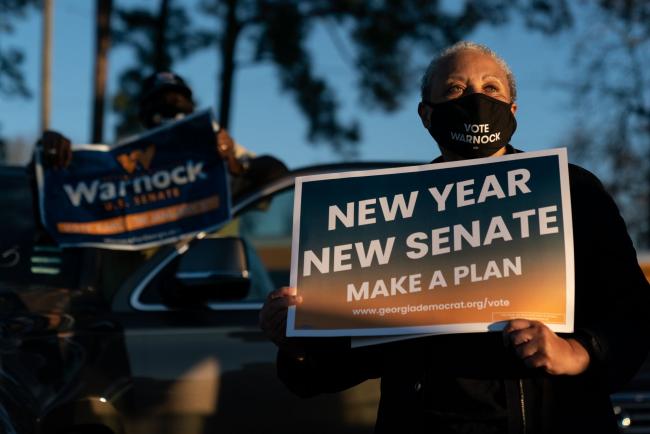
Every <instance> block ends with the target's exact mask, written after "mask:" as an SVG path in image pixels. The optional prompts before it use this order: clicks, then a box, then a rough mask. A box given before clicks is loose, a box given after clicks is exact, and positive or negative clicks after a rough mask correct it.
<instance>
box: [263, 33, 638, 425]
mask: <svg viewBox="0 0 650 434" xmlns="http://www.w3.org/2000/svg"><path fill="white" fill-rule="evenodd" d="M421 90H422V95H421V97H422V100H421V102H420V103H419V105H418V114H419V117H420V119H421V121H422V125H423V126H424V127H425V128H426V129H427V130H428V131H429V132H430V134H431V136H432V137H433V139H434V140H435V141H436V142H437V144H438V146H439V148H440V151H441V153H442V155H441V156H440V157H438V158H437V159H435V160H434V163H436V162H442V161H454V160H463V159H471V158H478V157H493V158H496V157H498V156H500V155H506V154H513V153H517V152H521V151H518V150H517V149H515V148H513V147H512V146H511V145H510V138H511V136H512V134H513V133H514V131H515V128H516V121H515V113H516V111H517V103H516V86H515V80H514V76H513V74H512V72H511V71H510V68H509V67H508V65H507V64H506V63H505V62H504V61H503V59H501V58H500V57H499V56H498V55H496V54H495V53H494V52H493V51H492V50H490V49H489V48H487V47H485V46H482V45H478V44H474V43H471V42H460V43H457V44H455V45H453V46H451V47H449V48H448V49H447V50H445V51H443V52H442V53H441V54H440V56H439V57H437V58H435V59H434V60H433V61H432V62H431V64H430V65H429V67H428V69H427V71H426V73H425V74H424V77H423V79H422V86H421ZM463 124H489V130H490V132H492V133H496V132H499V133H500V134H499V139H498V140H494V141H492V142H490V143H486V144H481V145H472V144H468V143H466V142H464V141H460V140H456V139H454V137H458V135H457V134H451V133H452V132H455V131H459V130H460V131H462V128H463ZM463 137H464V136H463ZM494 137H495V138H496V137H497V136H496V135H495V136H494ZM569 182H570V190H571V207H572V220H573V242H574V262H575V328H574V330H575V331H574V332H573V333H568V334H557V333H554V332H553V331H551V330H550V329H549V328H548V327H547V326H546V325H545V324H543V323H542V322H540V321H535V320H529V319H526V318H519V319H514V320H511V321H508V323H507V324H506V325H505V329H504V330H503V332H502V333H496V332H491V333H490V332H488V333H466V334H455V335H442V336H427V337H419V338H414V339H409V340H404V341H398V342H391V343H387V344H381V345H374V346H369V347H361V348H354V349H352V348H350V340H349V338H318V339H316V338H314V339H308V338H300V339H298V338H287V337H286V320H287V309H288V307H289V306H292V305H299V304H300V303H301V301H302V300H301V297H300V295H299V294H298V293H297V292H296V288H289V287H285V288H281V289H278V290H276V291H274V292H272V293H271V294H269V296H268V298H267V300H266V302H265V304H264V306H263V308H262V310H261V311H260V327H261V328H262V330H263V331H264V332H265V334H266V335H267V337H268V338H269V339H270V340H272V341H273V342H274V343H275V344H276V345H277V346H278V348H279V351H278V357H277V369H278V376H279V377H280V379H281V380H282V381H283V382H284V383H285V385H286V386H287V387H288V388H289V389H290V390H292V391H293V392H294V393H296V394H298V395H300V396H303V397H310V396H313V395H317V394H319V393H324V392H337V391H341V390H344V389H346V388H349V387H352V386H354V385H356V384H358V383H360V382H362V381H364V380H367V379H370V378H381V400H380V403H379V409H378V413H377V421H376V426H375V430H376V432H377V433H410V434H415V433H441V434H442V433H445V434H446V433H481V434H486V433H510V434H514V433H526V434H534V433H545V434H558V433H577V432H584V433H591V434H594V433H611V434H615V433H618V432H619V431H618V427H617V423H616V419H615V417H614V414H613V409H612V405H611V402H610V400H609V394H610V393H612V392H613V391H616V390H618V389H620V388H621V387H622V386H623V385H624V384H625V383H626V382H627V381H629V380H630V379H631V378H632V376H633V375H634V374H635V373H636V371H637V370H638V369H639V367H640V365H641V363H642V362H643V360H644V358H645V357H646V355H647V352H648V346H649V344H650V324H649V321H648V315H647V309H648V307H649V306H650V286H649V284H648V282H647V281H646V279H645V277H644V275H643V273H642V271H641V269H640V267H639V265H638V263H637V259H636V252H635V250H634V247H633V246H632V242H631V240H630V238H629V236H628V234H627V229H626V226H625V222H624V221H623V219H622V218H621V216H620V214H619V212H618V209H617V207H616V205H615V203H614V201H613V200H612V198H611V197H610V196H609V195H608V194H607V192H606V191H605V189H604V188H603V186H602V184H601V183H600V182H599V181H598V179H597V178H596V177H595V176H594V175H592V174H591V173H589V172H588V171H586V170H585V169H582V168H580V167H578V166H575V165H572V164H571V165H569ZM278 417H282V415H279V416H278Z"/></svg>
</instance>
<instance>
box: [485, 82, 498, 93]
mask: <svg viewBox="0 0 650 434" xmlns="http://www.w3.org/2000/svg"><path fill="white" fill-rule="evenodd" d="M483 90H484V91H485V93H497V92H499V88H498V87H496V86H494V85H492V84H488V85H486V86H484V87H483Z"/></svg>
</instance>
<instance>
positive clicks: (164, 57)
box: [153, 0, 171, 71]
mask: <svg viewBox="0 0 650 434" xmlns="http://www.w3.org/2000/svg"><path fill="white" fill-rule="evenodd" d="M169 4H170V0H161V1H160V9H159V11H158V23H157V25H156V40H155V42H154V43H155V45H154V64H153V67H154V70H155V71H167V70H169V68H171V61H170V59H169V56H168V54H167V37H166V35H167V22H168V21H169V20H168V18H169Z"/></svg>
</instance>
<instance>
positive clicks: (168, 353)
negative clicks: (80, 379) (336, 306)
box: [113, 175, 379, 434]
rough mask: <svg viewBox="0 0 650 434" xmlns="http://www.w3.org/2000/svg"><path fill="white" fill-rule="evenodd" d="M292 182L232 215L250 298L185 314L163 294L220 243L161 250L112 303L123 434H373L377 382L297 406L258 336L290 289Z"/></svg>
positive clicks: (190, 308) (269, 347)
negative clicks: (120, 334) (122, 358)
mask: <svg viewBox="0 0 650 434" xmlns="http://www.w3.org/2000/svg"><path fill="white" fill-rule="evenodd" d="M293 179H294V176H293V175H291V176H288V177H287V178H285V179H283V180H280V181H278V182H276V183H274V184H273V185H271V186H267V187H265V188H264V189H261V190H260V191H259V192H257V193H256V194H253V195H251V196H250V197H248V198H247V199H246V200H244V201H242V202H241V203H239V204H236V206H235V210H236V212H237V214H238V216H237V219H236V221H235V222H234V223H233V224H232V225H233V226H231V228H230V230H229V232H231V233H232V232H238V233H239V234H240V237H241V239H242V240H243V245H244V249H245V251H246V258H247V267H248V276H249V278H250V282H251V288H250V290H249V291H248V294H247V295H246V296H245V297H243V298H241V299H237V300H227V301H221V300H216V301H214V300H213V301H211V302H209V303H205V304H192V303H188V304H187V305H185V306H183V305H182V303H181V304H178V303H176V304H174V303H171V304H170V302H169V300H170V298H169V294H165V291H166V290H165V289H164V287H165V286H166V284H165V282H169V281H170V280H173V278H174V275H175V274H174V273H175V272H176V271H177V270H178V267H179V264H180V260H181V259H182V258H183V256H184V255H189V254H191V253H192V252H193V250H192V249H199V248H204V246H205V245H207V244H208V243H209V242H211V241H210V239H211V237H219V234H217V235H214V236H209V237H206V238H205V239H203V240H197V241H194V242H192V243H190V244H189V245H187V246H181V247H178V246H176V247H169V248H166V249H161V251H159V252H158V253H157V254H156V255H155V256H154V257H153V258H151V260H150V261H149V262H148V263H147V264H146V266H145V267H143V268H142V269H141V270H140V271H139V272H138V273H136V275H134V276H133V277H132V278H131V279H130V280H129V281H128V282H127V283H126V284H125V285H124V286H122V288H121V289H120V291H119V292H118V294H117V295H116V296H115V299H114V302H113V310H114V312H115V315H116V316H118V317H119V322H120V323H121V324H122V325H123V327H124V342H125V351H126V353H127V354H128V359H129V363H130V371H131V372H130V377H131V386H130V387H129V390H128V391H127V392H125V393H124V394H123V396H121V397H118V398H119V400H120V401H121V403H120V404H119V405H120V406H122V407H124V408H125V411H124V414H125V428H126V430H125V431H126V432H127V433H130V432H133V433H136V432H137V433H146V432H157V433H160V432H163V433H176V432H182V433H197V434H198V433H208V432H210V433H212V432H251V433H253V432H255V433H259V432H269V433H273V432H277V433H293V432H295V433H303V432H310V433H319V432H322V433H330V432H341V433H346V432H349V433H362V432H372V430H373V426H374V420H375V416H376V406H377V402H378V396H379V386H378V382H377V381H368V382H366V383H364V384H362V385H359V386H357V387H355V388H352V389H350V390H347V391H345V392H342V393H340V394H328V395H323V396H319V397H315V398H312V399H308V400H303V399H300V398H297V397H295V396H294V395H292V394H291V393H290V392H289V391H288V390H287V389H286V388H285V387H284V386H283V385H282V384H281V383H280V381H279V380H278V379H277V378H276V372H275V354H276V348H275V346H274V345H273V344H272V343H271V342H269V341H268V340H267V339H266V338H265V337H264V336H263V335H262V333H261V331H260V330H259V327H258V314H259V309H260V308H261V306H262V303H263V301H264V298H265V296H266V294H267V293H268V292H269V291H271V290H273V289H274V288H275V287H277V286H279V285H286V284H287V283H288V273H289V258H290V242H291V236H290V234H291V222H292V205H293ZM213 254H214V255H215V256H218V255H219V254H220V252H219V251H213ZM209 255H210V251H207V252H199V253H198V254H197V255H196V256H197V257H205V256H209ZM167 286H168V285H167ZM178 298H180V299H182V298H183V295H180V296H178V297H177V299H178ZM116 399H117V398H116Z"/></svg>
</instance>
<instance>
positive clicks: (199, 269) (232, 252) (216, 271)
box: [174, 237, 251, 303]
mask: <svg viewBox="0 0 650 434" xmlns="http://www.w3.org/2000/svg"><path fill="white" fill-rule="evenodd" d="M174 277H175V279H174V280H175V286H177V291H175V292H176V297H175V298H180V301H184V302H190V303H193V302H194V303H196V302H202V303H206V302H211V301H232V300H241V299H244V298H246V296H247V295H248V292H249V290H250V287H251V281H250V277H249V267H248V260H247V257H246V246H245V244H244V242H243V241H242V239H241V238H237V237H215V238H203V239H200V240H195V241H193V242H192V243H191V244H190V247H189V249H188V250H187V251H186V252H185V253H184V254H182V255H181V257H180V260H179V262H178V266H177V268H176V272H175V275H174Z"/></svg>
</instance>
